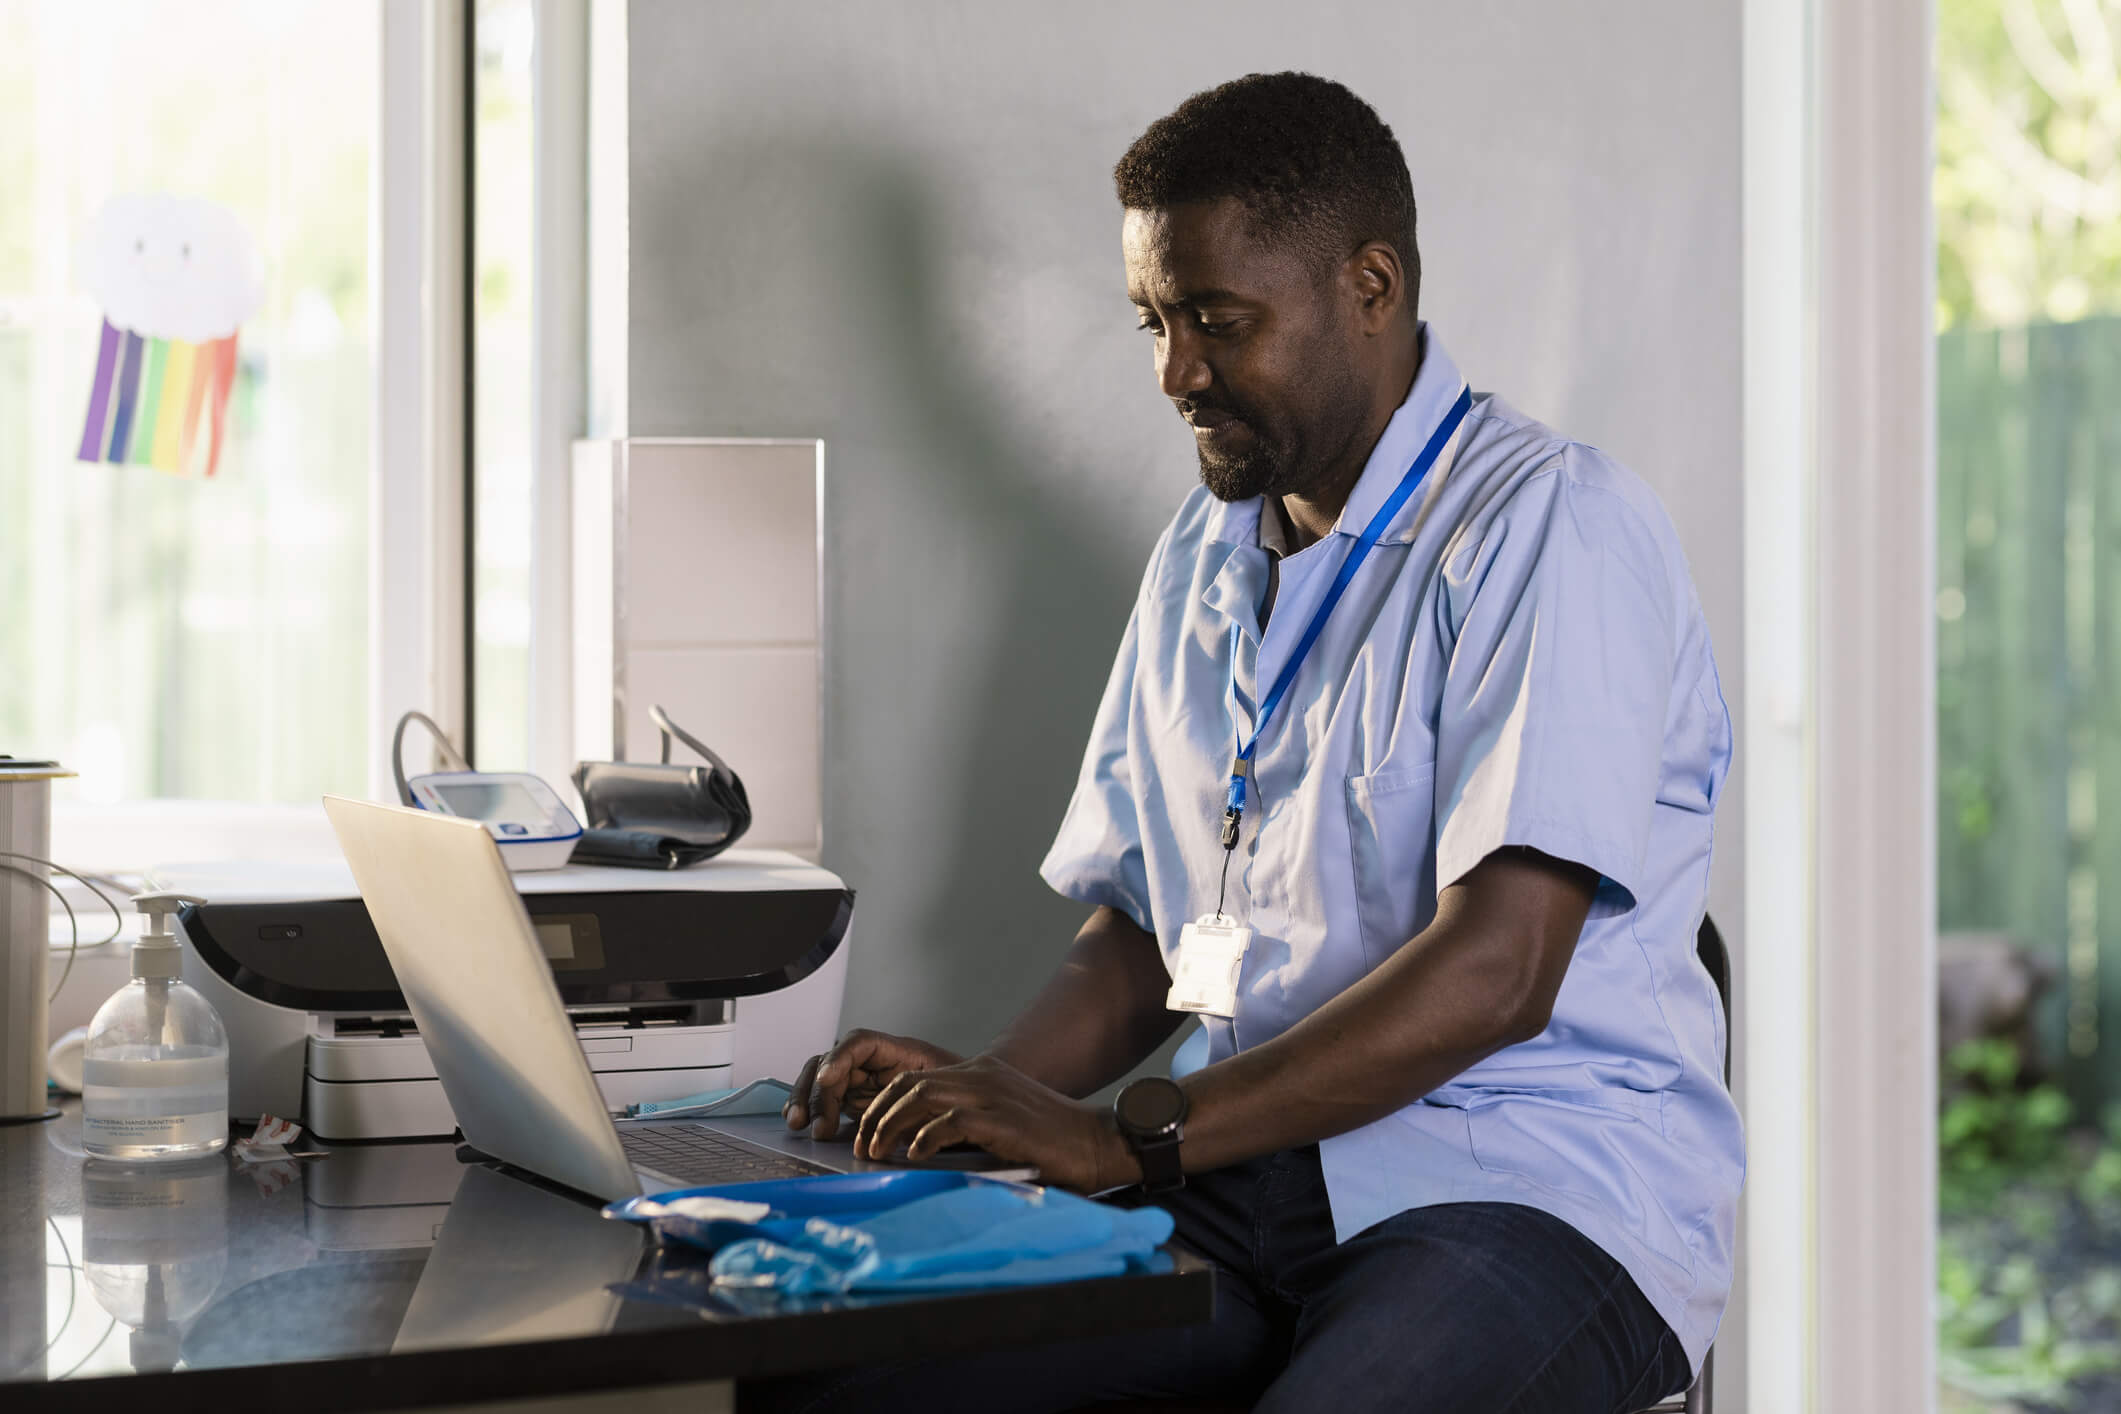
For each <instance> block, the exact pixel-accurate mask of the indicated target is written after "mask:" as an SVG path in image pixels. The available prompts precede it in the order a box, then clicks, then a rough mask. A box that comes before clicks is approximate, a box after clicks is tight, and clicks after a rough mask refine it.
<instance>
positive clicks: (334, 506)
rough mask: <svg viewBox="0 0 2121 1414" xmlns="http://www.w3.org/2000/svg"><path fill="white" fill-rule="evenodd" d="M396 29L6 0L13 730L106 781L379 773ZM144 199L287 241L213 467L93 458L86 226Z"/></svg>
mask: <svg viewBox="0 0 2121 1414" xmlns="http://www.w3.org/2000/svg"><path fill="white" fill-rule="evenodd" d="M380 34H381V24H380V18H379V11H378V7H377V5H375V4H373V3H358V0H220V2H219V3H198V4H188V5H183V6H158V5H145V4H138V3H112V2H111V0H66V3H57V0H52V3H39V2H38V0H0V35H4V36H5V37H6V38H5V42H4V43H0V191H4V192H6V193H7V197H6V199H5V200H4V201H0V506H4V507H5V514H0V604H5V605H6V614H5V618H4V621H0V622H4V631H0V751H8V752H12V753H15V754H18V755H37V756H50V757H56V758H58V759H59V760H61V761H63V762H64V763H66V764H67V765H68V766H70V767H72V768H74V769H75V770H77V771H78V772H80V777H81V779H80V781H79V782H78V784H77V786H76V787H75V791H74V794H75V795H76V796H77V797H78V798H79V799H83V800H88V801H125V800H138V799H143V798H153V797H193V798H206V799H218V800H232V801H250V802H295V801H312V800H314V799H315V798H316V796H317V795H318V794H319V793H320V792H322V791H326V790H341V791H350V792H354V793H360V792H361V791H362V790H363V789H364V788H365V786H366V783H367V778H368V758H369V755H370V752H369V742H370V738H371V737H372V736H373V734H374V731H375V727H374V724H373V723H371V722H370V721H369V720H368V711H369V707H368V703H369V690H368V689H369V673H370V668H369V648H368V619H369V613H370V594H369V590H370V569H369V566H370V543H369V536H370V525H369V505H370V494H371V460H372V459H371V455H370V440H371V425H372V409H373V379H372V369H371V357H372V350H373V346H374V340H373V337H372V327H371V325H372V320H371V314H370V311H371V308H372V301H371V298H370V293H371V291H370V286H371V279H372V275H371V252H370V231H371V227H372V225H373V222H372V220H371V210H370V203H371V195H370V194H371V192H372V190H373V182H372V180H371V178H372V177H373V176H374V175H375V174H374V173H373V172H372V170H371V169H372V167H373V164H374V161H375V147H376V132H377V127H378V92H379V87H380V84H379V80H380V56H379V40H380ZM140 192H166V193H171V194H175V195H178V196H184V197H194V198H202V199H204V200H205V201H208V202H212V203H214V204H215V205H216V206H218V207H220V208H222V209H224V210H225V211H226V212H227V213H229V215H230V216H231V217H232V218H233V219H234V221H235V222H236V223H238V224H239V225H240V226H241V227H242V228H243V230H244V231H246V232H247V233H248V235H249V238H250V239H251V241H252V242H253V243H254V244H255V246H256V249H257V251H258V254H259V256H260V258H261V264H262V271H263V300H262V304H260V305H259V307H258V308H257V310H256V312H255V313H253V314H251V315H250V316H249V317H248V318H247V319H245V320H244V321H243V323H242V325H241V328H240V331H239V333H238V336H237V339H236V345H235V348H236V354H235V366H234V376H233V382H232V387H231V391H230V396H229V399H228V406H227V414H226V441H225V445H224V446H223V447H222V450H221V455H220V459H219V465H218V469H217V470H216V472H215V474H213V475H212V476H205V475H198V474H194V475H190V476H183V475H176V474H172V473H171V472H169V471H165V470H158V469H156V468H155V467H154V466H152V465H148V464H144V463H146V462H149V461H151V460H152V459H153V458H152V456H151V455H148V454H147V453H148V449H147V448H146V447H145V446H144V445H143V446H141V447H139V448H137V449H133V448H128V454H127V456H126V459H125V460H123V461H119V462H112V461H108V460H99V461H84V460H80V459H79V457H78V453H79V452H80V450H81V443H82V441H83V431H84V420H85V418H86V415H87V412H88V408H89V406H90V401H91V398H90V394H91V385H92V383H93V381H94V378H95V374H96V371H97V366H98V356H99V342H100V335H101V329H102V325H103V314H104V311H103V310H102V309H100V308H99V305H98V302H97V300H96V299H95V298H94V297H92V296H91V294H90V293H89V292H88V290H87V289H86V288H84V280H83V277H84V271H83V270H82V268H81V265H80V260H79V254H80V251H79V246H80V242H81V240H82V237H83V235H84V233H85V232H87V231H88V230H89V229H90V227H91V224H92V223H93V222H94V221H95V220H96V219H97V217H98V213H99V212H101V211H102V210H103V209H104V207H105V203H107V202H108V201H110V200H111V199H112V198H113V197H117V196H121V195H124V194H128V193H140ZM144 332H149V333H151V332H152V331H144ZM147 366H148V368H149V370H150V374H149V376H150V377H151V370H152V368H153V364H152V363H151V362H150V363H149V364H148V365H147ZM142 391H143V397H142V402H143V404H144V402H145V397H144V389H143V390H142ZM162 401H163V405H164V406H168V405H169V400H168V398H167V397H165V398H164V399H163V400H162ZM134 440H136V441H143V442H144V439H134Z"/></svg>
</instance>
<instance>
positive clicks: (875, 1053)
mask: <svg viewBox="0 0 2121 1414" xmlns="http://www.w3.org/2000/svg"><path fill="white" fill-rule="evenodd" d="M962 1059H963V1057H961V1056H957V1055H953V1054H952V1053H950V1052H949V1051H946V1050H944V1049H943V1048H942V1047H941V1046H931V1045H929V1044H928V1043H927V1042H926V1041H920V1040H915V1039H914V1038H913V1037H911V1036H887V1035H885V1034H884V1033H883V1032H881V1031H850V1032H848V1033H847V1034H846V1035H845V1036H842V1037H841V1038H840V1040H839V1044H838V1045H835V1046H834V1047H833V1048H832V1049H831V1050H829V1051H827V1052H825V1054H823V1055H821V1056H812V1057H811V1058H810V1059H809V1060H807V1061H805V1062H803V1069H802V1071H801V1073H800V1074H798V1075H797V1076H796V1078H795V1088H794V1092H793V1093H792V1094H790V1095H789V1097H788V1103H787V1104H786V1105H785V1106H783V1107H782V1109H781V1113H782V1114H783V1115H785V1116H786V1117H787V1120H788V1127H789V1128H790V1129H801V1128H803V1127H804V1126H805V1125H808V1126H809V1127H810V1132H811V1136H812V1137H813V1138H817V1139H833V1138H837V1137H838V1135H839V1132H840V1116H841V1115H842V1114H847V1115H850V1116H851V1115H859V1114H861V1113H862V1111H864V1110H866V1109H867V1108H868V1107H869V1102H870V1101H871V1100H873V1099H875V1098H876V1097H877V1095H878V1093H879V1092H881V1091H882V1090H883V1088H884V1087H885V1086H886V1085H889V1084H890V1083H891V1082H892V1080H893V1079H894V1078H895V1077H897V1076H900V1075H903V1074H905V1073H906V1072H907V1071H913V1070H935V1069H937V1068H939V1067H941V1066H946V1065H956V1064H958V1063H959V1062H960V1061H961V1060H962Z"/></svg>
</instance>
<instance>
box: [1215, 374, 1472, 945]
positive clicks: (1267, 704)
mask: <svg viewBox="0 0 2121 1414" xmlns="http://www.w3.org/2000/svg"><path fill="white" fill-rule="evenodd" d="M1472 406H1473V390H1472V389H1470V388H1467V389H1463V390H1461V391H1460V392H1459V394H1458V401H1457V402H1456V403H1453V404H1452V405H1451V411H1450V412H1449V413H1448V414H1447V415H1446V416H1445V417H1444V420H1443V423H1442V425H1441V426H1439V427H1438V428H1437V429H1436V432H1435V435H1434V436H1432V437H1430V438H1429V445H1427V446H1426V447H1423V448H1422V449H1421V455H1420V456H1418V457H1416V458H1414V464H1413V465H1412V466H1410V467H1408V468H1407V474H1406V475H1405V476H1402V477H1400V478H1399V485H1398V487H1396V488H1395V489H1394V490H1393V492H1392V494H1391V495H1390V496H1387V497H1386V498H1385V503H1384V504H1383V505H1381V506H1379V507H1378V508H1377V514H1376V515H1374V516H1371V517H1370V524H1369V526H1368V527H1367V528H1366V529H1364V531H1363V533H1362V536H1361V538H1360V539H1358V540H1357V541H1356V542H1355V548H1354V549H1352V550H1350V551H1349V552H1348V558H1347V559H1346V560H1343V561H1342V562H1341V566H1340V573H1339V574H1337V575H1335V576H1334V577H1333V586H1332V588H1330V589H1328V590H1327V591H1326V597H1325V598H1324V599H1322V600H1320V601H1319V605H1318V611H1317V612H1316V613H1314V614H1312V615H1311V623H1310V625H1309V627H1307V628H1305V629H1304V636H1303V637H1302V638H1301V639H1298V640H1297V643H1296V652H1295V653H1294V654H1292V655H1291V656H1290V658H1289V661H1288V662H1287V663H1285V664H1284V665H1283V666H1282V670H1281V676H1280V677H1278V678H1276V679H1275V680H1274V688H1273V690H1272V691H1271V692H1269V693H1268V694H1267V700H1266V701H1264V702H1262V703H1260V704H1259V715H1258V716H1257V717H1255V718H1254V719H1253V723H1252V737H1251V739H1250V740H1249V741H1246V742H1244V743H1242V744H1241V745H1239V747H1238V748H1237V757H1236V759H1235V760H1233V761H1232V762H1231V763H1230V808H1229V809H1228V810H1227V811H1226V812H1224V814H1223V834H1222V844H1223V848H1224V849H1226V850H1230V849H1236V848H1237V827H1238V822H1239V820H1240V819H1242V818H1243V816H1244V813H1245V780H1246V778H1247V777H1249V776H1250V775H1251V774H1252V752H1253V751H1254V749H1256V748H1257V747H1258V746H1259V739H1260V737H1262V736H1264V735H1265V734H1266V730H1267V723H1268V722H1269V721H1271V720H1272V719H1273V717H1274V709H1275V708H1277V707H1279V706H1281V700H1282V698H1283V697H1284V696H1286V695H1287V694H1288V691H1289V684H1290V683H1292V682H1294V681H1295V680H1296V670H1297V669H1298V668H1301V667H1302V666H1303V662H1304V659H1305V658H1306V657H1308V656H1309V655H1310V652H1311V645H1312V644H1314V643H1316V642H1318V635H1319V632H1320V631H1321V630H1322V629H1324V628H1325V626H1326V619H1327V618H1328V616H1330V615H1331V614H1332V612H1333V606H1334V605H1336V604H1338V603H1339V602H1340V596H1341V595H1342V594H1344V593H1346V592H1347V588H1348V584H1349V582H1350V581H1352V580H1353V579H1354V578H1355V572H1356V571H1357V570H1359V569H1361V568H1362V562H1363V561H1364V560H1366V559H1368V558H1369V556H1370V551H1371V550H1372V549H1374V548H1375V547H1376V545H1377V540H1378V537H1379V536H1381V535H1383V534H1384V533H1385V527H1386V526H1388V525H1390V524H1391V523H1392V518H1393V517H1394V516H1396V515H1398V514H1399V512H1400V509H1401V508H1402V507H1404V506H1405V505H1406V503H1407V500H1408V498H1409V497H1411V496H1412V495H1413V494H1414V492H1415V490H1416V489H1417V488H1419V487H1420V485H1421V483H1422V482H1423V481H1425V480H1427V479H1428V475H1429V468H1431V467H1433V466H1434V465H1436V459H1437V458H1438V457H1439V456H1441V455H1443V449H1444V448H1445V447H1447V446H1449V445H1450V442H1451V437H1452V434H1454V433H1456V432H1457V431H1458V425H1459V424H1460V423H1462V422H1464V421H1465V419H1466V413H1467V412H1469V411H1470V410H1471V409H1472ZM1231 671H1232V672H1235V671H1236V664H1235V662H1234V661H1233V662H1232V664H1231ZM1219 908H1220V905H1218V910H1219Z"/></svg>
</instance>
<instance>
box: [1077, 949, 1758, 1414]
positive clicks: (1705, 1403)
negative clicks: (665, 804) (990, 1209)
mask: <svg viewBox="0 0 2121 1414" xmlns="http://www.w3.org/2000/svg"><path fill="white" fill-rule="evenodd" d="M1694 951H1695V953H1696V954H1697V955H1698V956H1699V957H1700V958H1701V965H1702V966H1703V967H1705V968H1707V969H1708V972H1709V978H1710V980H1711V981H1713V982H1715V984H1716V996H1717V999H1718V1000H1719V1001H1721V1002H1722V1003H1723V1083H1724V1086H1725V1088H1726V1089H1728V1088H1729V1086H1730V1083H1731V954H1730V950H1729V949H1728V948H1726V947H1725V946H1724V945H1723V934H1722V933H1720V932H1718V931H1717V930H1716V920H1715V919H1713V918H1711V917H1709V916H1708V915H1707V914H1706V913H1704V914H1702V915H1701V932H1700V933H1699V935H1697V937H1696V938H1695V942H1694ZM1715 1372H1716V1352H1715V1351H1714V1350H1711V1351H1710V1352H1709V1353H1708V1354H1707V1355H1704V1356H1703V1357H1702V1358H1701V1373H1700V1374H1699V1375H1697V1376H1695V1377H1694V1383H1693V1384H1691V1385H1689V1386H1688V1387H1687V1391H1686V1393H1685V1394H1682V1395H1673V1396H1672V1397H1671V1398H1670V1399H1665V1400H1660V1401H1659V1402H1658V1403H1656V1404H1653V1405H1651V1406H1650V1407H1649V1408H1647V1409H1645V1410H1643V1411H1642V1414H1713V1411H1714V1403H1713V1394H1712V1390H1711V1386H1712V1385H1713V1384H1714V1381H1715ZM1244 1408H1245V1406H1243V1405H1241V1404H1223V1403H1217V1402H1215V1401H1212V1400H1209V1401H1194V1400H1182V1399H1146V1400H1137V1401H1125V1402H1121V1403H1115V1404H1099V1405H1096V1406H1093V1409H1088V1410H1078V1411H1076V1414H1093V1411H1094V1414H1136V1412H1137V1411H1138V1414H1244Z"/></svg>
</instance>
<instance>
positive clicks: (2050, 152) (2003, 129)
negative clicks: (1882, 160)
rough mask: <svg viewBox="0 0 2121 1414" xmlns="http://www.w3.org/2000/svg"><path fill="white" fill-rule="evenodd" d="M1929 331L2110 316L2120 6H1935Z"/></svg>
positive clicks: (2118, 195) (2120, 90) (2117, 270)
mask: <svg viewBox="0 0 2121 1414" xmlns="http://www.w3.org/2000/svg"><path fill="white" fill-rule="evenodd" d="M1937 98H1938V108H1937V170H1936V177H1935V185H1934V199H1935V209H1936V215H1937V316H1938V325H1939V327H1940V328H1950V327H1952V326H1953V325H1955V324H1963V323H1969V322H1971V323H1975V324H1983V325H1989V326H2011V325H2022V324H2028V323H2032V322H2034V321H2037V320H2055V321H2068V320H2072V319H2082V318H2084V317H2085V316H2086V315H2089V314H2113V313H2121V0H1939V4H1938V6H1937Z"/></svg>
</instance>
